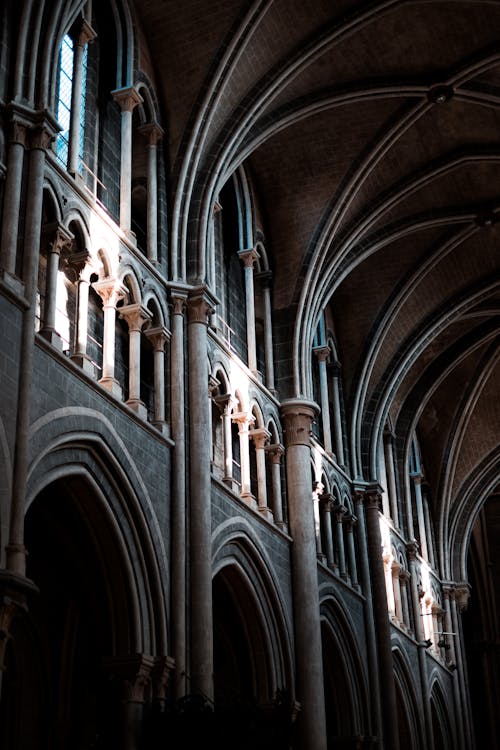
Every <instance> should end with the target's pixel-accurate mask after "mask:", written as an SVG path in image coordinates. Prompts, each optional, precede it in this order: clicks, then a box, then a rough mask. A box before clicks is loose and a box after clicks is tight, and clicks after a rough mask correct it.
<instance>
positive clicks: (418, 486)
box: [412, 474, 429, 560]
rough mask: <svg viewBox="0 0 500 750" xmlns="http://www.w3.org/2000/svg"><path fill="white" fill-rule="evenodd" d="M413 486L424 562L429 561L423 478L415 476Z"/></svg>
mask: <svg viewBox="0 0 500 750" xmlns="http://www.w3.org/2000/svg"><path fill="white" fill-rule="evenodd" d="M412 479H413V486H414V488H415V506H416V509H417V522H418V533H419V536H420V550H421V553H422V557H423V558H424V560H428V559H429V554H428V550H427V535H426V531H425V520H424V508H423V504H422V476H421V475H419V474H415V475H414V476H413V477H412Z"/></svg>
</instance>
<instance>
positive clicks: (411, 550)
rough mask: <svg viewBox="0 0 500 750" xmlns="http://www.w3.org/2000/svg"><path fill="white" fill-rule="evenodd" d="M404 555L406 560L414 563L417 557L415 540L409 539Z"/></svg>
mask: <svg viewBox="0 0 500 750" xmlns="http://www.w3.org/2000/svg"><path fill="white" fill-rule="evenodd" d="M406 553H407V555H408V559H409V560H412V561H415V560H416V559H417V555H418V542H417V540H416V539H410V541H409V542H407V544H406Z"/></svg>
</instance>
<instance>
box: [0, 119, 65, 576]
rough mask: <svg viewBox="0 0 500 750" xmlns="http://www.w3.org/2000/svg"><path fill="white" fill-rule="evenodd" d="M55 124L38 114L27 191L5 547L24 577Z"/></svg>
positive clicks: (8, 558)
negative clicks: (45, 210) (49, 157)
mask: <svg viewBox="0 0 500 750" xmlns="http://www.w3.org/2000/svg"><path fill="white" fill-rule="evenodd" d="M55 132H56V123H55V122H54V121H53V120H52V119H51V118H49V117H48V115H47V113H45V112H41V113H36V114H35V122H34V124H33V127H32V129H31V130H30V139H29V145H30V155H29V176H28V185H27V190H26V196H27V205H26V221H25V230H24V264H23V281H24V286H25V293H26V299H27V300H28V307H27V308H26V310H24V312H23V319H22V331H21V334H22V335H21V341H22V345H21V351H20V358H19V379H18V397H17V420H16V436H15V437H16V439H15V449H14V461H13V479H12V503H11V514H10V527H9V542H8V545H7V546H6V553H7V554H6V563H7V564H6V567H7V568H8V570H10V571H11V572H13V573H15V574H18V575H20V576H24V575H25V573H26V550H25V547H24V513H25V499H26V478H27V475H28V445H29V433H30V406H31V398H30V395H31V384H32V377H33V352H34V340H35V339H34V331H35V319H36V295H37V278H38V264H39V260H40V227H41V223H42V203H43V176H44V168H45V155H46V150H47V148H48V147H49V145H50V143H51V142H52V141H53V140H54V137H55Z"/></svg>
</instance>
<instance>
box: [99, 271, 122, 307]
mask: <svg viewBox="0 0 500 750" xmlns="http://www.w3.org/2000/svg"><path fill="white" fill-rule="evenodd" d="M92 287H93V289H95V290H96V292H97V294H98V295H99V296H100V297H101V299H102V304H103V306H104V307H116V305H117V303H118V302H119V301H120V300H121V299H123V297H125V295H126V294H127V291H128V290H127V287H126V286H125V285H124V284H122V283H121V281H119V280H118V279H113V278H111V279H103V280H102V281H95V282H94V283H93V284H92Z"/></svg>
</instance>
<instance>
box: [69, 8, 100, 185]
mask: <svg viewBox="0 0 500 750" xmlns="http://www.w3.org/2000/svg"><path fill="white" fill-rule="evenodd" d="M95 37H96V33H95V31H94V29H93V28H92V27H91V26H90V25H89V23H88V22H87V21H85V20H83V22H82V27H81V29H80V33H79V34H78V36H77V37H76V38H75V40H74V44H73V86H72V90H71V112H70V127H69V143H68V172H71V173H72V174H76V173H77V172H79V171H80V170H79V166H80V165H79V164H78V157H79V152H80V132H81V124H80V120H81V116H82V80H83V51H84V49H85V45H86V44H88V42H91V41H92V40H93V39H95Z"/></svg>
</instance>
